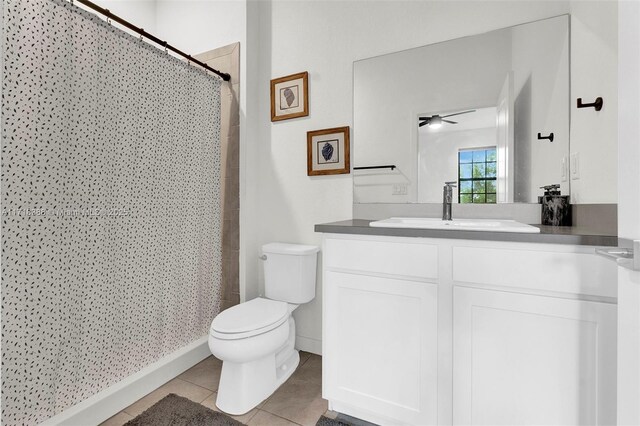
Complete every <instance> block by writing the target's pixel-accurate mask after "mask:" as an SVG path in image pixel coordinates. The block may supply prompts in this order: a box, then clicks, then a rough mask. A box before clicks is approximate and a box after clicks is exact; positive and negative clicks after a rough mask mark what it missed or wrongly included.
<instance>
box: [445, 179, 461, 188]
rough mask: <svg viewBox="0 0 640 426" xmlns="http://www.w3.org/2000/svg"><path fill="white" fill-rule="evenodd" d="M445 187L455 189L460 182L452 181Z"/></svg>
mask: <svg viewBox="0 0 640 426" xmlns="http://www.w3.org/2000/svg"><path fill="white" fill-rule="evenodd" d="M444 185H445V186H451V187H454V188H455V187H457V186H458V181H456V180H454V181H451V182H445V183H444Z"/></svg>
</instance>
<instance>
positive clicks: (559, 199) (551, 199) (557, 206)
mask: <svg viewBox="0 0 640 426" xmlns="http://www.w3.org/2000/svg"><path fill="white" fill-rule="evenodd" d="M540 189H544V195H543V196H542V197H538V203H539V204H542V213H541V217H540V220H541V223H542V224H543V225H550V226H571V204H569V196H568V195H561V194H560V185H559V184H557V183H556V184H553V185H547V186H541V187H540Z"/></svg>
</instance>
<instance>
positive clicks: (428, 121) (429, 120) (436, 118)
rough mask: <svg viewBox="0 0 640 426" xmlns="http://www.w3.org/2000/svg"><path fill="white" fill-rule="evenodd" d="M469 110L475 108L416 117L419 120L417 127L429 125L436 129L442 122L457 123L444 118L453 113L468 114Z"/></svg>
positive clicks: (471, 110)
mask: <svg viewBox="0 0 640 426" xmlns="http://www.w3.org/2000/svg"><path fill="white" fill-rule="evenodd" d="M470 112H476V110H475V109H470V110H468V111H461V112H455V113H453V114H447V115H443V116H440V115H438V114H435V115H432V116H431V117H418V120H419V123H418V127H422V126H426V125H429V127H430V128H432V129H437V128H439V127H440V126H442V123H449V124H458V122H457V121H451V120H445V118H447V117H453V116H454V115H460V114H468V113H470Z"/></svg>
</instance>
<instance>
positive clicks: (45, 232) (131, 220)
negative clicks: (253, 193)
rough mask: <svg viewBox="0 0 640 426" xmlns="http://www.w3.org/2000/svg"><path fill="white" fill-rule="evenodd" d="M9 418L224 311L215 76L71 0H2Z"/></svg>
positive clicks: (101, 380)
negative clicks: (222, 302)
mask: <svg viewBox="0 0 640 426" xmlns="http://www.w3.org/2000/svg"><path fill="white" fill-rule="evenodd" d="M3 8H4V9H3V24H4V25H3V34H2V43H3V45H2V48H3V60H4V67H5V68H4V71H3V76H2V77H3V78H2V424H3V425H21V424H27V425H33V424H37V423H39V422H41V421H43V420H45V419H47V418H49V417H51V416H53V415H55V414H58V413H60V412H61V411H63V410H65V409H66V408H69V407H70V406H72V405H74V404H76V403H78V402H80V401H82V400H84V399H86V398H87V397H89V396H91V395H93V394H95V393H96V392H98V391H100V390H102V389H104V388H106V387H108V386H110V385H112V384H114V383H116V382H118V381H119V380H121V379H123V378H125V377H127V376H128V375H130V374H132V373H134V372H136V371H139V370H140V369H142V368H143V367H145V366H147V365H149V364H150V363H152V362H154V361H156V360H158V359H159V358H161V357H163V356H165V355H167V354H169V353H171V352H173V351H175V350H177V349H179V348H181V347H183V346H185V345H187V344H189V343H191V342H193V341H194V340H196V339H198V338H200V337H202V336H205V335H206V334H207V332H208V327H209V325H210V323H211V321H212V319H213V318H214V317H215V315H216V314H217V313H218V312H219V310H220V291H221V290H220V270H221V241H220V240H221V235H220V216H221V215H220V205H219V192H220V188H219V181H220V176H219V173H220V168H219V163H220V161H219V160H220V158H219V157H220V82H219V80H218V78H217V77H214V76H211V75H208V74H207V73H206V72H204V71H202V70H200V69H198V68H197V67H195V66H190V65H188V64H186V63H184V62H182V61H180V60H178V59H175V58H173V57H171V56H169V55H168V54H166V53H165V52H164V51H163V50H161V49H158V48H156V47H154V46H151V45H149V44H147V43H146V42H145V41H141V40H139V39H138V38H136V37H133V36H130V35H128V34H125V33H124V32H123V31H121V30H119V29H117V28H115V27H113V26H112V25H110V24H109V23H107V22H105V21H104V20H103V19H101V18H99V17H97V16H95V15H93V14H90V13H88V12H85V11H82V10H80V9H78V8H77V7H76V6H74V5H71V4H69V3H67V2H65V1H63V0H29V1H24V0H5V1H4V2H3Z"/></svg>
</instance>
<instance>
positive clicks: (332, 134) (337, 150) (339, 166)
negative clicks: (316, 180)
mask: <svg viewBox="0 0 640 426" xmlns="http://www.w3.org/2000/svg"><path fill="white" fill-rule="evenodd" d="M350 172H351V163H350V159H349V127H348V126H347V127H334V128H332V129H323V130H314V131H312V132H307V175H308V176H319V175H339V174H345V173H350Z"/></svg>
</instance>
